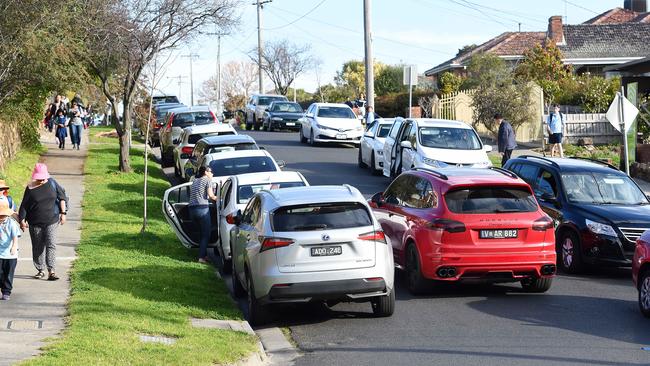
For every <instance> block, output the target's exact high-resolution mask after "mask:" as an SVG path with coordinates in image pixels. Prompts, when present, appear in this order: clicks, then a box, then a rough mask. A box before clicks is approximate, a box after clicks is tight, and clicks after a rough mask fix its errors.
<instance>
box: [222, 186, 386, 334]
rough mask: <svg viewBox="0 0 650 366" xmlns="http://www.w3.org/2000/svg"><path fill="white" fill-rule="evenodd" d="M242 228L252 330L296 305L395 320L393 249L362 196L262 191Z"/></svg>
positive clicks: (238, 246) (236, 256) (235, 239)
mask: <svg viewBox="0 0 650 366" xmlns="http://www.w3.org/2000/svg"><path fill="white" fill-rule="evenodd" d="M234 222H235V225H236V226H235V227H234V228H233V229H232V231H231V235H230V237H231V239H230V241H231V244H230V245H231V252H232V272H233V275H232V281H233V288H234V293H235V296H243V295H244V294H245V293H248V305H249V313H248V318H249V319H248V320H249V322H250V323H251V324H253V325H260V324H264V323H266V322H268V321H269V320H270V316H271V314H270V309H269V305H271V304H278V303H291V302H301V303H304V302H310V301H323V302H327V303H328V304H330V305H332V304H333V303H337V302H343V301H347V302H370V303H371V304H372V310H373V313H374V314H375V315H376V316H390V315H392V314H393V310H394V307H395V293H394V290H393V281H394V267H393V253H392V246H390V245H388V244H387V243H386V239H385V236H384V232H383V231H382V229H381V226H380V225H379V223H378V222H377V220H376V219H375V218H374V216H373V214H372V211H371V210H370V208H369V207H368V203H367V202H366V201H365V199H364V198H363V196H362V195H361V193H360V192H359V191H358V190H357V189H356V188H354V187H351V186H349V185H343V186H311V187H296V188H283V189H278V190H262V191H260V192H258V193H257V194H255V196H253V198H252V199H251V200H250V201H249V203H248V205H247V206H246V208H245V209H244V211H243V213H242V212H239V213H238V214H237V215H236V216H235V217H234Z"/></svg>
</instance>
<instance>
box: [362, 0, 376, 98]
mask: <svg viewBox="0 0 650 366" xmlns="http://www.w3.org/2000/svg"><path fill="white" fill-rule="evenodd" d="M370 15H371V0H363V39H364V41H365V49H366V105H369V106H372V107H373V108H374V107H375V75H374V70H373V60H372V33H371V22H370Z"/></svg>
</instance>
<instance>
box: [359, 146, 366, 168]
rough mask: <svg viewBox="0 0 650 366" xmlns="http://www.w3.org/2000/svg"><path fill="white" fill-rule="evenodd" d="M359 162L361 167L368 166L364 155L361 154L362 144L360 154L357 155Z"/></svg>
mask: <svg viewBox="0 0 650 366" xmlns="http://www.w3.org/2000/svg"><path fill="white" fill-rule="evenodd" d="M357 164H358V165H359V168H365V167H367V165H366V163H364V162H363V155H362V154H361V146H359V155H358V156H357Z"/></svg>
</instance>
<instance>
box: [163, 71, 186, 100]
mask: <svg viewBox="0 0 650 366" xmlns="http://www.w3.org/2000/svg"><path fill="white" fill-rule="evenodd" d="M186 77H187V76H185V75H177V76H168V77H167V79H178V81H177V83H178V95H177V97H178V99H179V100H180V99H181V91H182V90H183V88H182V85H183V79H184V78H186Z"/></svg>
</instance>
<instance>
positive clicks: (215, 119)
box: [210, 111, 219, 123]
mask: <svg viewBox="0 0 650 366" xmlns="http://www.w3.org/2000/svg"><path fill="white" fill-rule="evenodd" d="M210 115H211V116H212V118H214V123H219V120H218V119H217V116H215V115H214V112H212V111H210Z"/></svg>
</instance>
